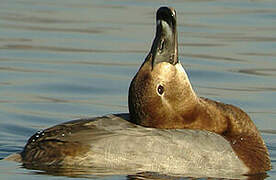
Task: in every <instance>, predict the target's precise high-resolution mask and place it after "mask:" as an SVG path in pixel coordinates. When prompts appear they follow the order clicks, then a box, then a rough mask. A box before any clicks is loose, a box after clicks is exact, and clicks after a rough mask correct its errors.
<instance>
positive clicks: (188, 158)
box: [21, 114, 249, 177]
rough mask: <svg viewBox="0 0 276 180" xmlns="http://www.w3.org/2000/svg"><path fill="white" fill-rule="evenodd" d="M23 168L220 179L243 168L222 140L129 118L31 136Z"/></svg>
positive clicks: (94, 120)
mask: <svg viewBox="0 0 276 180" xmlns="http://www.w3.org/2000/svg"><path fill="white" fill-rule="evenodd" d="M21 157H22V159H21V161H22V162H23V163H25V164H34V165H38V164H46V165H51V166H53V165H54V166H63V167H66V166H86V167H101V168H113V169H121V170H122V169H123V170H125V171H126V172H143V171H151V172H159V173H165V174H171V175H184V174H185V175H193V176H195V175H197V176H199V175H202V176H205V177H221V176H227V175H228V176H229V175H231V177H233V175H241V174H246V173H248V172H249V168H248V167H247V166H246V165H245V164H244V163H243V162H242V161H241V160H240V159H239V158H238V156H237V155H236V154H235V152H234V150H233V148H232V147H231V145H230V144H229V142H228V141H227V140H226V139H225V138H223V137H222V136H220V135H218V134H216V133H213V132H210V131H202V130H188V129H157V128H145V127H143V126H139V125H135V124H133V123H131V122H129V114H115V115H108V116H103V117H97V118H91V119H83V120H76V121H71V122H67V123H63V124H60V125H57V126H53V127H51V128H49V129H46V130H44V131H41V132H38V133H36V134H35V135H33V136H32V137H31V138H30V139H29V141H28V143H27V145H26V146H25V148H24V150H23V151H22V152H21Z"/></svg>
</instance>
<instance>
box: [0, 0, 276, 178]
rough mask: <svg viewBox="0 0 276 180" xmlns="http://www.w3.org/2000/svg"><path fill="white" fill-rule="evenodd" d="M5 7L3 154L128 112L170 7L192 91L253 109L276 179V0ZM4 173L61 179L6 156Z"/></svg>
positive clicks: (0, 46)
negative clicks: (84, 122)
mask: <svg viewBox="0 0 276 180" xmlns="http://www.w3.org/2000/svg"><path fill="white" fill-rule="evenodd" d="M0 3H1V9H0V27H1V28H0V114H1V120H0V158H4V157H6V156H7V155H9V154H11V153H13V152H18V151H20V150H22V148H23V146H24V144H25V143H26V140H27V139H28V138H29V137H30V136H31V135H32V134H34V133H35V132H36V131H37V130H39V129H43V128H46V127H49V126H52V125H54V124H58V123H61V122H65V121H68V120H71V119H76V118H81V117H90V116H97V115H103V114H109V113H114V112H116V113H117V112H127V111H128V108H127V93H128V86H129V83H130V80H131V78H132V77H133V76H134V74H135V73H136V71H137V70H138V68H139V66H140V64H141V63H142V61H143V60H144V58H145V56H146V54H147V52H148V51H149V49H150V46H151V42H152V39H153V37H154V34H155V12H156V10H157V9H158V8H159V7H160V6H161V5H170V6H172V7H175V8H176V11H177V16H178V24H179V26H178V30H179V42H180V50H179V51H180V56H181V57H180V60H181V62H182V64H183V65H184V67H185V68H186V70H187V72H188V74H189V76H190V79H191V81H192V84H193V86H194V88H195V90H196V91H197V93H198V94H199V95H200V96H205V97H209V98H211V99H215V100H219V101H222V102H227V103H231V104H234V105H237V106H239V107H241V108H242V109H244V110H245V111H246V112H248V114H249V115H250V116H251V117H252V119H253V120H254V122H255V124H256V125H257V127H258V128H259V129H260V130H261V131H262V135H263V137H264V139H265V142H266V143H267V145H268V148H269V151H270V154H271V160H272V165H273V167H274V168H273V169H272V170H271V171H269V172H268V176H269V177H268V179H275V178H276V171H275V166H276V133H275V132H276V104H275V101H276V96H275V95H276V78H275V77H276V53H275V48H276V18H275V17H276V1H273V0H262V1H260V0H233V1H228V0H220V1H213V0H198V1H191V0H186V1H183V0H182V1H173V2H170V3H169V1H162V0H161V1H153V2H148V1H140V0H139V1H138V0H132V1H130V0H124V1H105V0H93V1H91V0H81V1H74V0H57V1H44V0H25V1H22V0H9V1H7V0H6V1H5V0H1V1H0ZM0 174H1V176H0V179H62V178H63V176H55V174H54V173H52V174H51V173H48V174H47V173H45V172H43V171H39V170H28V169H25V168H22V167H21V165H20V164H17V163H13V162H6V161H0ZM50 174H51V175H50ZM103 178H104V179H122V178H123V179H126V178H127V176H116V175H114V176H105V177H103Z"/></svg>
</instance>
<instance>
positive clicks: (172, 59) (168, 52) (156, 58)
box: [150, 7, 178, 67]
mask: <svg viewBox="0 0 276 180" xmlns="http://www.w3.org/2000/svg"><path fill="white" fill-rule="evenodd" d="M150 54H151V57H152V66H153V67H154V65H155V64H158V63H161V62H168V63H170V64H172V65H176V64H177V63H178V39H177V29H176V12H175V10H174V9H173V8H169V7H161V8H159V9H158V11H157V13H156V34H155V38H154V41H153V44H152V47H151V51H150Z"/></svg>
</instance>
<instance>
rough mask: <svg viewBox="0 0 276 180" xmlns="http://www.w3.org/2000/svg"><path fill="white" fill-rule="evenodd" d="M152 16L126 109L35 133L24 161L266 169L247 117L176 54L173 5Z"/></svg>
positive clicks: (175, 169) (191, 171)
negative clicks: (200, 86) (204, 86)
mask: <svg viewBox="0 0 276 180" xmlns="http://www.w3.org/2000/svg"><path fill="white" fill-rule="evenodd" d="M156 22H157V23H156V24H157V26H156V35H155V38H154V41H153V44H152V47H151V50H150V52H149V54H148V56H147V57H146V59H145V61H144V63H143V64H142V65H141V67H140V69H139V71H138V72H137V74H136V75H135V77H134V78H133V80H132V82H131V84H130V87H129V95H128V107H129V114H117V115H108V116H103V117H97V118H92V119H83V120H76V121H71V122H67V123H63V124H60V125H57V126H53V127H52V128H49V129H46V130H44V131H42V132H38V133H36V134H35V135H33V136H32V137H31V138H30V139H29V140H28V142H27V144H26V146H25V148H24V150H23V151H22V152H21V153H20V154H19V157H18V159H19V160H20V161H21V162H23V164H26V165H28V164H32V165H38V166H39V165H41V164H44V165H50V166H52V165H53V166H86V167H104V168H111V169H124V170H126V171H127V172H131V171H133V172H143V171H152V172H160V173H163V174H173V175H176V174H178V175H188V176H193V177H198V176H200V177H202V176H203V177H231V178H233V176H234V178H235V175H244V174H258V173H265V172H266V171H267V170H269V169H271V164H270V158H269V153H268V150H267V147H266V145H265V143H264V141H263V139H262V137H261V135H260V133H259V131H258V129H257V127H256V126H255V124H254V123H253V121H252V120H251V119H250V117H249V116H248V115H247V114H246V113H245V112H244V111H243V110H241V109H240V108H238V107H235V106H233V105H229V104H224V103H220V102H216V101H212V100H209V99H207V98H201V97H198V96H197V95H196V93H195V92H194V90H193V88H192V85H191V83H190V81H189V78H188V76H187V74H186V72H185V70H184V68H183V66H182V65H181V63H180V62H179V60H178V41H177V29H176V12H175V11H174V10H173V9H172V8H168V7H161V8H159V10H158V11H157V15H156Z"/></svg>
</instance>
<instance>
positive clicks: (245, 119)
mask: <svg viewBox="0 0 276 180" xmlns="http://www.w3.org/2000/svg"><path fill="white" fill-rule="evenodd" d="M156 22H157V28H156V36H155V39H154V42H153V45H152V48H151V50H150V52H149V54H148V56H147V58H146V59H145V61H144V63H143V64H142V66H141V67H140V69H139V71H138V72H137V74H136V76H135V77H134V79H133V80H132V82H131V85H130V88H129V111H130V117H131V118H130V119H131V121H132V122H133V123H135V124H138V125H142V126H146V127H153V128H161V129H200V130H207V131H211V132H215V133H217V134H219V135H221V136H223V137H224V138H225V139H226V140H227V141H228V142H229V144H230V145H231V147H232V148H233V150H234V152H235V153H236V155H237V156H238V158H239V159H240V160H242V161H243V162H244V164H245V165H246V166H247V167H248V168H249V172H248V174H257V173H263V172H265V171H267V170H270V169H271V163H270V157H269V153H268V150H267V147H266V145H265V143H264V141H263V139H262V137H261V135H260V132H259V131H258V129H257V127H256V126H255V124H254V123H253V121H252V120H251V119H250V117H249V116H248V115H247V114H246V113H245V112H244V111H243V110H241V109H240V108H238V107H235V106H233V105H229V104H224V103H221V102H216V101H213V100H210V99H207V98H202V97H198V96H197V94H196V93H195V92H194V90H193V88H192V85H191V83H190V81H189V78H188V76H187V74H186V72H185V70H184V68H183V67H182V65H181V63H180V62H179V60H178V39H177V24H176V12H175V10H174V9H173V8H168V7H161V8H160V9H159V10H158V11H157V16H156Z"/></svg>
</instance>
